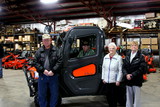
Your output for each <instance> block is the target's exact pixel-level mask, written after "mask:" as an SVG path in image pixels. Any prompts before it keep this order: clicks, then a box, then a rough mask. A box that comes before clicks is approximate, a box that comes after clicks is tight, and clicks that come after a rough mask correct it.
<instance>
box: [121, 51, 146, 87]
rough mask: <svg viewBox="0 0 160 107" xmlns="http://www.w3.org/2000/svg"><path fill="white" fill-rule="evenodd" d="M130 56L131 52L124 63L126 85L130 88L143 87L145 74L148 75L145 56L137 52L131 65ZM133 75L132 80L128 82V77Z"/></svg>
mask: <svg viewBox="0 0 160 107" xmlns="http://www.w3.org/2000/svg"><path fill="white" fill-rule="evenodd" d="M130 56H131V51H129V52H128V53H127V54H126V58H125V59H124V62H123V74H124V80H125V82H126V85H128V86H140V87H141V86H142V82H143V74H145V73H146V69H145V68H146V62H145V59H144V56H143V55H142V54H141V53H140V51H137V54H136V55H135V57H134V58H133V60H132V62H131V63H130ZM127 74H132V77H131V78H132V79H131V80H127V78H126V75H127Z"/></svg>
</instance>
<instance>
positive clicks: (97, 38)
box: [26, 26, 125, 104]
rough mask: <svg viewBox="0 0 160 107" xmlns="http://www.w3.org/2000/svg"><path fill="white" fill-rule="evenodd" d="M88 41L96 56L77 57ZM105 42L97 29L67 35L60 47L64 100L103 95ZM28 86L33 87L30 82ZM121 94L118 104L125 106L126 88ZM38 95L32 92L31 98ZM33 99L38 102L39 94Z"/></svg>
mask: <svg viewBox="0 0 160 107" xmlns="http://www.w3.org/2000/svg"><path fill="white" fill-rule="evenodd" d="M85 41H87V42H88V43H89V46H90V49H92V51H94V54H92V55H85V56H81V57H78V55H79V53H80V51H81V50H82V45H83V43H84V42H85ZM104 42H105V34H104V33H103V31H102V30H101V29H99V28H98V27H96V26H82V27H74V28H72V29H71V30H70V31H68V32H67V33H66V34H65V36H64V38H63V42H62V44H61V46H59V47H60V51H61V52H62V54H63V65H62V69H61V71H60V72H59V73H60V76H59V79H60V95H61V96H60V97H61V98H63V97H71V96H83V95H102V94H104V90H103V88H104V86H103V83H102V80H101V72H102V70H101V69H102V68H101V66H102V61H103V57H104V55H105V51H104ZM26 73H27V72H26ZM26 78H27V79H28V78H30V76H29V75H26ZM28 84H30V83H29V82H28ZM28 86H32V85H28ZM32 87H33V88H34V87H35V86H32ZM36 89H37V88H36ZM121 90H122V91H121V92H120V96H121V98H119V99H120V100H119V103H121V104H124V103H125V88H124V87H122V89H121ZM36 91H38V90H35V89H34V91H33V90H32V89H31V88H30V92H32V94H33V93H37V92H36ZM33 95H35V98H37V96H36V94H33ZM61 98H60V100H59V101H60V102H61ZM35 101H36V100H35Z"/></svg>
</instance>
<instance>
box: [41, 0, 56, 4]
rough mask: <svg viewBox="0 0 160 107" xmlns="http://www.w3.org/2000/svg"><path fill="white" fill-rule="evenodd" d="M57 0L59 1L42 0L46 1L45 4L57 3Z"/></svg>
mask: <svg viewBox="0 0 160 107" xmlns="http://www.w3.org/2000/svg"><path fill="white" fill-rule="evenodd" d="M57 1H58V0H40V2H42V3H45V4H48V3H55V2H57Z"/></svg>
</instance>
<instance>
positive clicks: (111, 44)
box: [108, 42, 117, 49]
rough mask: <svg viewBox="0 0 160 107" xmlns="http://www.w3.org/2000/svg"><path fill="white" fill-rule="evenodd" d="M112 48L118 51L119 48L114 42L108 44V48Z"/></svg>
mask: <svg viewBox="0 0 160 107" xmlns="http://www.w3.org/2000/svg"><path fill="white" fill-rule="evenodd" d="M110 46H114V47H115V49H117V46H116V44H115V43H114V42H111V43H109V44H108V47H110Z"/></svg>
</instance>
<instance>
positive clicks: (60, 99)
mask: <svg viewBox="0 0 160 107" xmlns="http://www.w3.org/2000/svg"><path fill="white" fill-rule="evenodd" d="M61 104H62V97H61V96H60V95H59V97H58V103H57V105H56V107H60V106H61Z"/></svg>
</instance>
